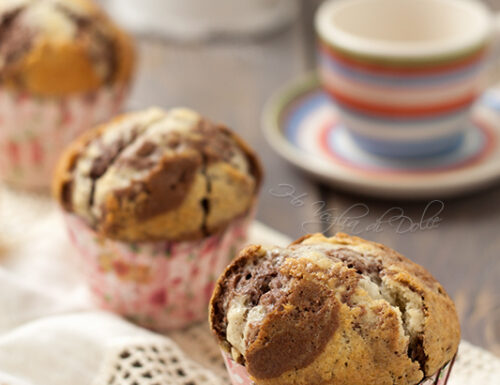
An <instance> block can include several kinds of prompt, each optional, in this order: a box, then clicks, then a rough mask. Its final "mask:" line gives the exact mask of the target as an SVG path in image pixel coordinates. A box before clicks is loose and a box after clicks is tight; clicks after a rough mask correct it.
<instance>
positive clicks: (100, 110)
mask: <svg viewBox="0 0 500 385" xmlns="http://www.w3.org/2000/svg"><path fill="white" fill-rule="evenodd" d="M133 67H134V50H133V46H132V42H131V39H130V38H129V37H128V36H127V35H126V34H125V33H124V32H122V31H121V30H120V29H119V28H118V27H117V26H115V25H114V24H113V22H112V21H111V20H110V19H109V18H108V17H107V16H106V15H105V14H104V13H103V11H101V9H99V8H98V7H97V6H96V5H95V4H94V3H93V2H92V1H91V0H2V1H1V2H0V121H1V122H2V130H1V133H0V148H1V151H0V178H1V179H3V180H4V181H6V182H8V183H10V184H14V185H18V186H20V187H28V188H46V187H49V186H50V181H51V176H52V172H53V169H54V166H55V164H56V163H57V159H58V157H59V156H60V154H61V151H62V150H63V148H64V147H65V146H66V145H68V144H69V142H70V141H71V140H72V139H74V138H75V137H76V136H78V135H79V134H81V133H82V132H83V131H85V130H86V129H89V128H91V127H93V126H94V125H95V124H96V123H99V122H101V121H104V120H107V119H109V118H110V117H111V116H113V115H114V114H115V113H116V112H117V110H119V109H120V107H121V104H122V102H123V99H124V96H125V94H126V91H127V88H128V85H129V82H130V80H131V76H132V72H133Z"/></svg>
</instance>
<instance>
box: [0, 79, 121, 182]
mask: <svg viewBox="0 0 500 385" xmlns="http://www.w3.org/2000/svg"><path fill="white" fill-rule="evenodd" d="M127 88H128V87H126V86H124V85H116V86H114V87H107V88H102V89H100V90H97V91H94V92H90V93H85V94H77V95H71V96H67V97H41V96H36V95H32V94H30V93H26V92H24V93H19V92H14V91H11V90H6V89H3V88H0V179H1V180H3V181H5V182H7V183H8V184H11V185H14V186H17V187H21V188H27V189H46V188H47V187H49V186H50V183H51V180H52V174H53V171H54V168H55V165H56V164H57V161H58V159H59V156H60V155H61V152H62V150H63V149H64V148H65V147H66V146H67V145H68V144H69V143H70V142H71V141H72V140H73V139H75V138H76V137H78V136H79V135H80V134H81V133H82V132H84V131H85V130H87V129H89V128H91V127H93V126H94V125H96V124H97V123H101V122H103V121H106V120H108V119H110V118H111V117H112V116H114V115H115V114H116V113H117V112H118V111H119V110H120V109H121V106H122V104H123V100H124V98H125V95H126V91H127Z"/></svg>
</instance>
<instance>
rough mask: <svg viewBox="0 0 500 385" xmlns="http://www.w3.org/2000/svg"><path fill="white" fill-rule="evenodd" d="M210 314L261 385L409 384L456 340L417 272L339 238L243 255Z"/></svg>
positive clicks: (437, 364) (434, 285)
mask: <svg viewBox="0 0 500 385" xmlns="http://www.w3.org/2000/svg"><path fill="white" fill-rule="evenodd" d="M210 311H211V314H210V321H211V325H212V329H213V331H214V332H215V334H216V336H217V338H218V339H219V342H220V344H221V346H222V347H223V348H224V349H225V350H226V351H228V352H230V353H231V355H232V357H233V359H235V360H237V361H238V362H239V363H241V364H243V365H245V366H246V368H247V370H248V371H249V373H250V374H251V375H252V376H253V378H254V380H255V382H256V383H257V384H259V385H260V384H316V383H318V384H335V385H337V384H366V383H370V384H409V385H413V384H417V383H418V382H419V381H421V380H422V378H424V377H425V376H430V375H433V374H434V373H435V372H437V370H439V369H440V368H441V367H442V366H443V365H444V364H445V363H446V362H448V361H449V360H451V358H452V357H453V355H454V354H455V353H456V350H457V346H458V342H459V337H460V333H459V325H458V319H457V316H456V312H455V309H454V306H453V303H452V301H451V300H450V298H449V297H448V296H447V294H446V293H445V291H444V289H443V288H442V287H441V285H440V284H439V283H438V282H437V281H436V280H435V279H434V278H433V277H432V276H431V275H430V274H429V273H428V272H427V271H426V270H425V269H423V268H422V267H420V266H418V265H416V264H414V263H412V262H411V261H409V260H407V259H406V258H404V257H403V256H401V255H400V254H398V253H396V252H395V251H393V250H391V249H389V248H387V247H385V246H382V245H379V244H376V243H372V242H368V241H364V240H362V239H360V238H356V237H349V236H347V235H345V234H337V236H335V237H333V238H325V237H323V236H322V235H319V234H317V235H313V236H308V237H305V238H303V239H299V240H298V241H296V242H294V243H293V244H292V245H290V246H289V247H286V248H280V247H274V248H266V247H263V246H250V247H248V248H246V249H245V250H243V251H242V252H241V253H240V256H239V257H238V258H237V259H236V260H235V261H234V262H233V263H232V264H231V265H230V266H229V267H228V268H227V270H226V272H225V273H224V274H223V275H222V276H221V278H220V279H219V281H218V284H217V287H216V289H215V292H214V295H213V298H212V303H211V309H210ZM444 324H446V328H443V325H444Z"/></svg>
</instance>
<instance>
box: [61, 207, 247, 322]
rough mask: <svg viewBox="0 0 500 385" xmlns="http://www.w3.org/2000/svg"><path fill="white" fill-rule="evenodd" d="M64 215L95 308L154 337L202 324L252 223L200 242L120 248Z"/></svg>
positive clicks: (235, 225)
mask: <svg viewBox="0 0 500 385" xmlns="http://www.w3.org/2000/svg"><path fill="white" fill-rule="evenodd" d="M65 215H66V223H67V226H68V230H69V235H70V239H71V241H72V243H73V244H74V246H75V247H76V249H77V250H78V252H79V255H80V262H81V268H82V271H83V273H84V275H85V277H86V279H87V281H88V284H89V287H90V289H91V291H92V293H93V294H94V297H95V299H96V301H97V303H98V305H100V307H102V308H104V309H106V310H110V311H112V312H114V313H117V314H120V315H122V316H124V317H126V318H128V319H129V320H131V321H133V322H135V323H137V324H140V325H142V326H145V327H147V328H150V329H155V330H158V331H166V330H171V329H176V328H182V327H185V326H187V325H189V324H191V323H193V322H196V321H200V320H204V319H206V316H207V307H208V303H209V301H210V297H211V295H212V291H213V289H214V286H215V282H216V280H217V278H218V276H219V274H220V273H221V272H222V271H223V270H224V268H225V267H226V266H227V264H228V263H229V262H230V261H231V260H232V259H233V258H234V256H235V255H236V253H237V252H238V251H239V249H240V248H241V247H242V246H243V245H244V243H245V242H246V234H247V229H248V226H249V224H250V220H251V217H252V216H251V215H249V216H248V217H245V218H242V219H237V220H235V221H234V222H233V223H232V224H231V225H229V227H228V228H227V229H226V230H224V231H223V232H221V233H218V234H216V235H213V236H210V237H207V238H204V239H201V240H198V241H186V242H168V241H166V242H148V243H124V242H118V241H114V240H111V239H107V238H103V237H101V236H99V235H98V234H97V233H96V232H95V231H94V230H92V229H91V228H90V227H89V226H88V225H87V224H86V223H85V222H84V221H82V220H81V219H80V218H78V217H76V216H75V215H71V214H65Z"/></svg>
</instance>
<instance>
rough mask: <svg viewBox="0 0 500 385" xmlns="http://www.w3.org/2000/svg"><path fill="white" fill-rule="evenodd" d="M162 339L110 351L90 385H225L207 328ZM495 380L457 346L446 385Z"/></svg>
mask: <svg viewBox="0 0 500 385" xmlns="http://www.w3.org/2000/svg"><path fill="white" fill-rule="evenodd" d="M168 337H170V338H153V339H151V340H149V341H148V340H143V341H130V342H128V343H125V344H123V345H120V346H116V347H114V348H113V349H111V350H110V354H109V355H108V358H107V360H106V363H105V365H104V366H103V368H102V371H101V374H100V375H99V377H98V379H97V380H96V382H95V385H118V384H119V385H170V384H171V385H228V384H230V382H229V378H228V376H227V374H226V370H225V368H224V363H223V361H222V358H221V354H220V351H219V349H218V347H217V346H216V343H215V342H214V339H213V337H212V335H211V334H210V332H209V330H208V325H207V324H200V325H197V326H194V327H192V328H190V329H187V330H185V331H182V332H175V333H171V334H170V335H169V336H168ZM499 378H500V360H499V359H497V358H496V357H495V356H493V355H492V354H490V353H488V352H486V351H484V350H482V349H480V348H477V347H474V346H473V345H471V344H469V343H467V342H462V343H461V345H460V351H459V354H458V357H457V361H456V362H455V366H454V368H453V372H452V376H451V378H450V381H449V383H448V385H472V384H474V385H476V384H477V385H498V384H499V382H498V379H499Z"/></svg>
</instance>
